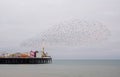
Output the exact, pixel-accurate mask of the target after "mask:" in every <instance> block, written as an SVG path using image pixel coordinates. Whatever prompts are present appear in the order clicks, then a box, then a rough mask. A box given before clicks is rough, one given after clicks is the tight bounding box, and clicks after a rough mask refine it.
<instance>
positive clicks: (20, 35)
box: [0, 0, 120, 59]
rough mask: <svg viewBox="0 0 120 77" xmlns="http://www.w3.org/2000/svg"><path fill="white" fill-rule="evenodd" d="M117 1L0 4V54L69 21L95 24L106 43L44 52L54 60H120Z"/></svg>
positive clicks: (4, 0)
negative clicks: (101, 28) (102, 30)
mask: <svg viewBox="0 0 120 77" xmlns="http://www.w3.org/2000/svg"><path fill="white" fill-rule="evenodd" d="M119 3H120V1H119V0H0V50H1V52H3V51H6V50H9V49H16V48H18V47H20V44H21V43H22V42H23V41H25V40H28V39H30V38H34V37H36V36H37V35H39V34H40V33H41V32H44V31H45V30H47V29H49V28H50V27H51V26H52V25H55V24H57V23H59V22H62V21H65V20H69V19H72V18H78V19H81V20H82V19H84V20H95V21H99V22H101V23H102V24H104V25H105V26H106V27H107V28H108V29H109V31H110V34H111V35H110V36H109V38H108V40H106V41H104V42H102V43H98V44H95V45H94V44H91V45H87V46H79V47H59V48H55V47H52V48H48V49H47V48H46V51H47V52H48V53H49V54H50V55H51V56H53V58H55V59H120V36H119V33H120V26H119V25H120V9H119V8H120V5H119Z"/></svg>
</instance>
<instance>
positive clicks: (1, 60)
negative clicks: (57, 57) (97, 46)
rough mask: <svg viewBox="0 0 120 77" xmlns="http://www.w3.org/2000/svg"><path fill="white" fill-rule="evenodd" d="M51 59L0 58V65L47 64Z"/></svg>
mask: <svg viewBox="0 0 120 77" xmlns="http://www.w3.org/2000/svg"><path fill="white" fill-rule="evenodd" d="M49 63H52V58H0V64H49Z"/></svg>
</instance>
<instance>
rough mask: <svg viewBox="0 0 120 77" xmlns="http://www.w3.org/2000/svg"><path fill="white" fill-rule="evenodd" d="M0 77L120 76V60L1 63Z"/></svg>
mask: <svg viewBox="0 0 120 77" xmlns="http://www.w3.org/2000/svg"><path fill="white" fill-rule="evenodd" d="M0 77H120V60H53V62H52V63H51V64H17V65H16V64H0Z"/></svg>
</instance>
